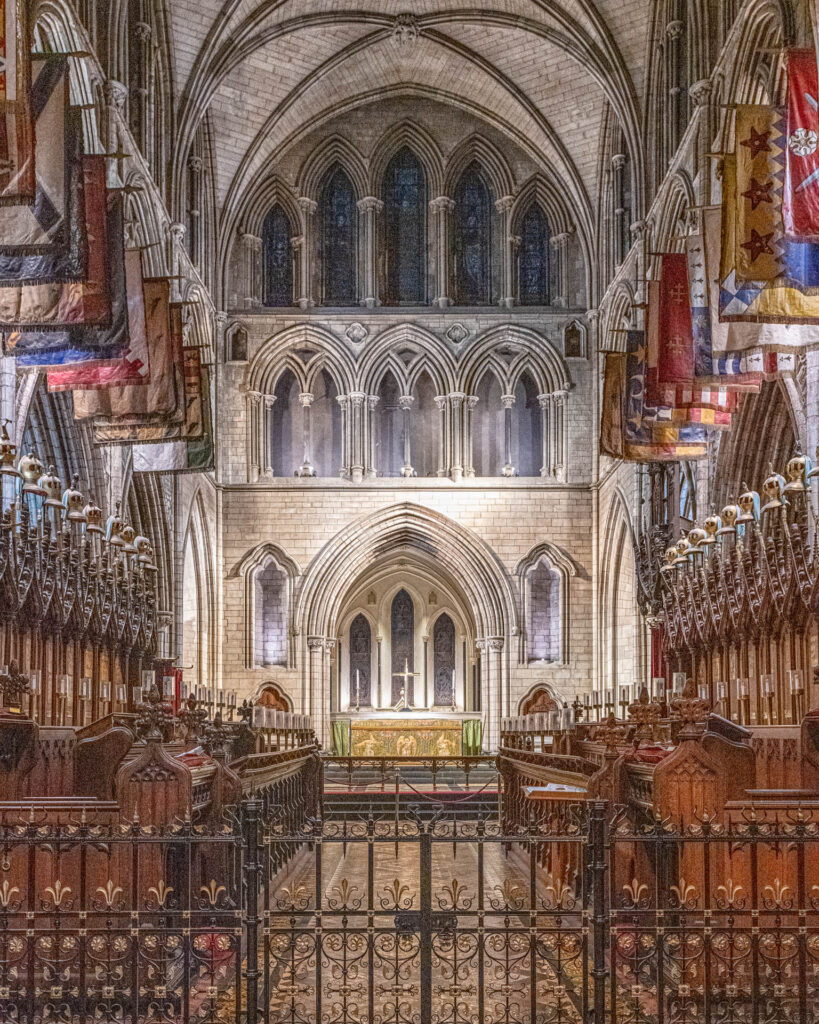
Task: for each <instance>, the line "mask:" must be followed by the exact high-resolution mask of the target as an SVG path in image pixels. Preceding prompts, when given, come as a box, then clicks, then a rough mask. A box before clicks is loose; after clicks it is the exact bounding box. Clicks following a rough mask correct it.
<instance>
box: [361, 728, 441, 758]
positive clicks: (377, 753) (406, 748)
mask: <svg viewBox="0 0 819 1024" xmlns="http://www.w3.org/2000/svg"><path fill="white" fill-rule="evenodd" d="M350 753H351V754H352V756H353V757H457V756H458V755H459V754H460V753H461V723H460V722H459V721H447V720H446V719H444V720H440V719H429V718H426V719H423V720H421V721H418V722H407V721H403V720H400V721H396V720H395V719H392V720H390V719H385V720H383V721H375V720H372V721H363V722H352V723H351V727H350Z"/></svg>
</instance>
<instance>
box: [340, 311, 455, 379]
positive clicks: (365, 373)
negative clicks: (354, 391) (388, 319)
mask: <svg viewBox="0 0 819 1024" xmlns="http://www.w3.org/2000/svg"><path fill="white" fill-rule="evenodd" d="M387 363H392V365H393V366H394V367H395V370H396V371H397V374H398V378H399V380H403V381H406V384H407V387H408V388H410V389H411V388H412V386H413V383H414V381H415V380H416V379H417V378H418V376H419V375H420V373H421V372H423V371H424V370H426V371H427V373H429V375H430V377H431V378H432V380H433V381H434V383H435V387H436V389H437V392H438V394H439V395H444V394H449V393H450V392H451V391H454V390H456V383H457V377H458V374H457V368H456V364H455V360H454V358H453V356H452V353H451V352H450V351H449V349H448V348H447V347H446V345H445V344H444V342H443V341H442V340H441V338H440V337H438V336H437V335H435V334H433V333H432V332H431V331H428V330H427V329H426V328H424V327H421V326H419V325H418V324H413V323H403V324H395V325H394V326H392V327H389V328H387V330H385V331H382V333H381V334H379V335H378V337H376V338H374V339H373V340H372V341H371V342H370V343H369V344H368V345H367V348H366V349H365V351H364V352H363V354H362V359H361V365H360V367H359V370H358V385H359V388H360V390H362V391H364V392H365V393H366V394H375V385H376V384H377V382H378V381H379V380H380V379H381V369H382V368H383V366H384V365H385V364H387ZM407 394H409V391H407Z"/></svg>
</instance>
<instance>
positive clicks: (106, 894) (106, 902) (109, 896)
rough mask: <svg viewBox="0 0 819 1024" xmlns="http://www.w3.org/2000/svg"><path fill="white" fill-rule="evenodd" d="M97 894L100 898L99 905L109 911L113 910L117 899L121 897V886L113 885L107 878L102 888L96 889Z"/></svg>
mask: <svg viewBox="0 0 819 1024" xmlns="http://www.w3.org/2000/svg"><path fill="white" fill-rule="evenodd" d="M97 894H98V895H99V896H100V897H101V899H100V903H101V905H103V906H105V907H107V908H108V909H109V910H113V909H114V904H115V903H117V902H118V900H119V897H120V896H121V895H122V886H121V885H114V883H113V882H112V881H111V879H110V878H109V879H108V881H107V882H106V883H105V885H104V886H99V887H98V888H97Z"/></svg>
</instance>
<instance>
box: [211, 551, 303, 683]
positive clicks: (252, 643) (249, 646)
mask: <svg viewBox="0 0 819 1024" xmlns="http://www.w3.org/2000/svg"><path fill="white" fill-rule="evenodd" d="M266 571H267V572H269V573H270V575H271V576H272V575H273V573H275V574H276V575H277V576H278V579H279V580H280V581H281V586H280V587H274V588H273V589H274V590H275V594H274V593H268V594H267V597H268V598H269V600H270V601H271V602H272V601H273V600H274V599H275V600H277V601H278V606H277V608H273V607H272V605H271V612H273V613H274V614H273V615H272V619H274V620H275V630H274V631H275V634H276V637H275V639H276V640H277V643H278V644H279V645H280V646H279V647H277V650H278V651H281V650H283V662H282V664H283V666H284V667H292V664H293V645H292V642H291V634H292V613H293V595H294V590H295V586H296V582H297V580H298V579H299V578H300V577H301V570H300V569H299V566H298V563H297V562H295V561H294V560H293V559H292V558H291V557H290V556H289V555H288V554H287V553H286V552H285V551H284V550H283V549H282V548H280V547H279V546H278V545H277V544H273V543H271V542H270V541H267V542H265V543H264V544H257V545H256V547H254V548H251V550H250V551H247V552H246V553H245V554H244V555H243V556H242V557H241V558H240V559H239V561H238V562H237V563H236V564H235V565H234V566H233V568H232V569H231V570H230V572H229V573H228V579H237V578H238V579H241V580H242V581H243V583H244V634H245V667H246V668H249V669H252V668H254V667H255V666H256V665H257V664H262V665H264V664H267V662H265V661H264V660H261V661H259V660H258V659H257V652H258V643H257V639H258V626H259V618H260V616H261V615H262V614H263V613H264V610H265V609H264V607H263V599H264V598H265V595H264V594H261V595H260V593H259V590H260V589H263V587H264V584H265V583H266V582H267V581H266V580H264V579H263V578H262V577H263V576H264V574H265V572H266ZM273 582H274V583H276V580H275V579H274V580H273ZM260 598H261V599H262V604H260ZM276 663H278V662H271V664H276Z"/></svg>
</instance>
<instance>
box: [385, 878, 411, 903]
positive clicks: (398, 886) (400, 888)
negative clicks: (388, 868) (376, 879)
mask: <svg viewBox="0 0 819 1024" xmlns="http://www.w3.org/2000/svg"><path fill="white" fill-rule="evenodd" d="M382 891H383V892H384V893H385V896H383V897H382V898H381V906H382V908H383V909H384V910H387V909H393V908H395V909H399V908H400V909H404V910H406V909H407V907H410V906H412V897H411V896H406V895H405V893H408V892H409V891H410V888H409V886H408V885H403V884H402V883H401V879H400V878H396V879H394V880H393V882H392V884H391V885H385V886H384V888H383V890H382Z"/></svg>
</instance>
